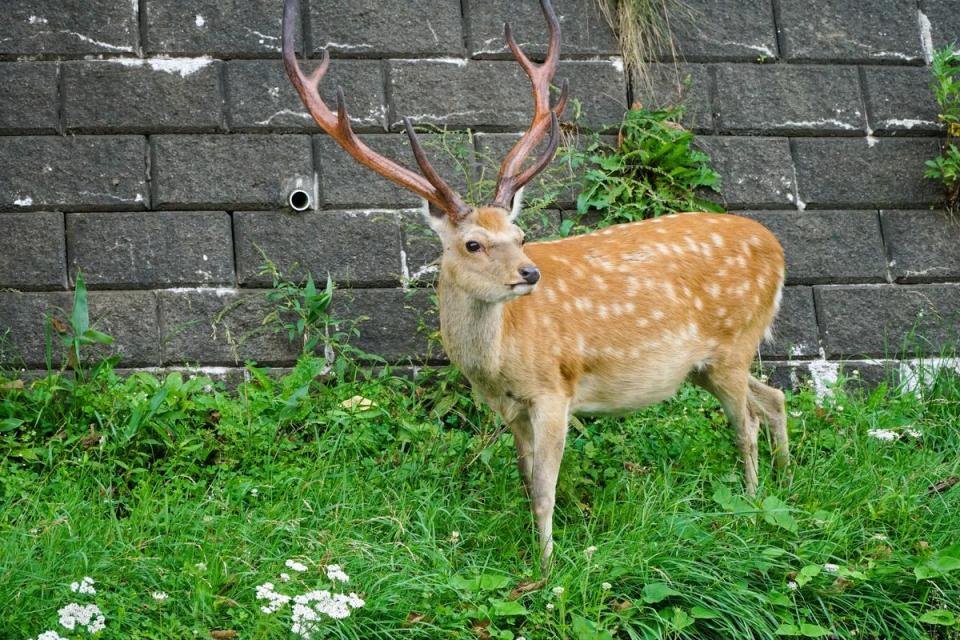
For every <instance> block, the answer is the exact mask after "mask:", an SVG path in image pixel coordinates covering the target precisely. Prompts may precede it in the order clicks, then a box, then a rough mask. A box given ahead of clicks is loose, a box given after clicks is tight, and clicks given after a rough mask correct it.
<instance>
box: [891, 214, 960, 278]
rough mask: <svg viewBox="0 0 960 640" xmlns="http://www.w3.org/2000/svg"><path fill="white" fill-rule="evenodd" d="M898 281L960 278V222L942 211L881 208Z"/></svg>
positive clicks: (893, 268) (894, 275)
mask: <svg viewBox="0 0 960 640" xmlns="http://www.w3.org/2000/svg"><path fill="white" fill-rule="evenodd" d="M880 221H881V222H882V224H883V239H884V242H885V243H886V245H887V254H888V255H889V257H890V272H891V274H892V275H893V277H894V278H895V279H896V280H897V282H935V281H943V280H960V225H958V224H957V222H955V221H953V220H950V219H949V218H948V217H947V215H946V214H945V213H944V212H942V211H881V212H880Z"/></svg>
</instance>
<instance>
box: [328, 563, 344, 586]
mask: <svg viewBox="0 0 960 640" xmlns="http://www.w3.org/2000/svg"><path fill="white" fill-rule="evenodd" d="M327 578H329V579H330V580H334V581H340V582H350V576H348V575H347V574H346V573H344V572H343V569H341V568H340V565H338V564H331V565H328V566H327Z"/></svg>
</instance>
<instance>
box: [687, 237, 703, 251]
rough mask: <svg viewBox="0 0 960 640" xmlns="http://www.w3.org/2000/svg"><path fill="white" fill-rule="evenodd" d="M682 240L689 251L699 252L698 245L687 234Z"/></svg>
mask: <svg viewBox="0 0 960 640" xmlns="http://www.w3.org/2000/svg"><path fill="white" fill-rule="evenodd" d="M684 241H685V242H686V243H687V248H689V249H690V251H691V252H693V253H700V247H699V246H698V245H697V243H696V242H694V240H693V238H691V237H690V236H687V237H686V238H684Z"/></svg>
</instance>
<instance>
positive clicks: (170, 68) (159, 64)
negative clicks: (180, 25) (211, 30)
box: [105, 56, 214, 78]
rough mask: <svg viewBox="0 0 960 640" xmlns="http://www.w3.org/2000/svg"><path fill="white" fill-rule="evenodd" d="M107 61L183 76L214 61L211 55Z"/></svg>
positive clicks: (114, 59)
mask: <svg viewBox="0 0 960 640" xmlns="http://www.w3.org/2000/svg"><path fill="white" fill-rule="evenodd" d="M105 62H113V63H116V64H121V65H123V66H125V67H144V66H147V67H150V68H151V69H153V70H154V71H163V72H164V73H178V74H180V77H181V78H186V77H187V76H190V75H193V74H194V73H196V72H197V71H200V70H201V69H203V68H204V67H206V66H207V65H210V64H212V63H213V62H214V60H213V58H211V57H210V56H202V57H200V58H147V59H140V58H109V59H107V60H105Z"/></svg>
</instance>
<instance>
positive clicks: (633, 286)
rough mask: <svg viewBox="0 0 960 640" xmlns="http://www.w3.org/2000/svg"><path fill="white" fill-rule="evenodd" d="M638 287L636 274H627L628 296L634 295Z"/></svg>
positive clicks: (638, 282)
mask: <svg viewBox="0 0 960 640" xmlns="http://www.w3.org/2000/svg"><path fill="white" fill-rule="evenodd" d="M639 287H640V281H639V280H637V278H636V276H627V291H626V294H627V295H628V296H634V295H636V294H637V289H638V288H639Z"/></svg>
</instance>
